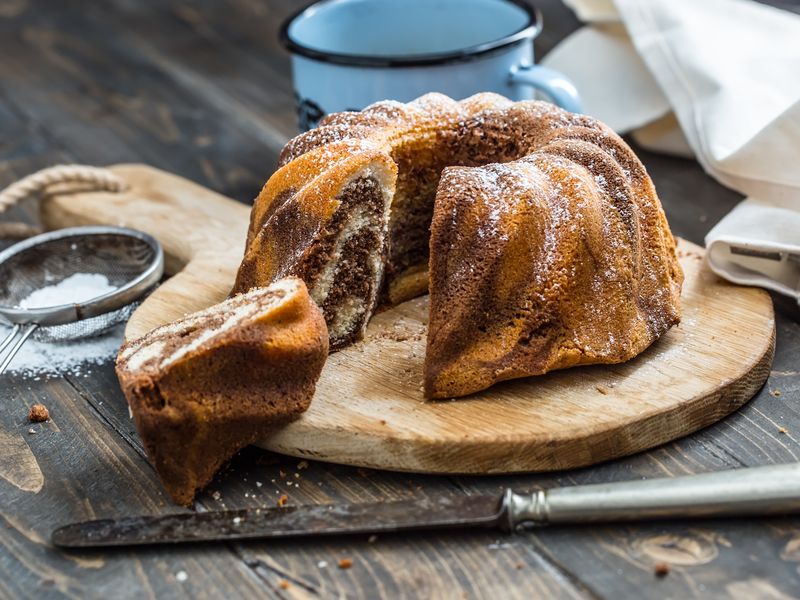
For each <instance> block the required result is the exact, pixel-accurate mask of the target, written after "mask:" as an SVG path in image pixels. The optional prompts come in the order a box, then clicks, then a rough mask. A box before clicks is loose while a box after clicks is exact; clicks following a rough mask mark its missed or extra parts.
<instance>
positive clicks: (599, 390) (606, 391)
mask: <svg viewBox="0 0 800 600" xmlns="http://www.w3.org/2000/svg"><path fill="white" fill-rule="evenodd" d="M595 389H596V390H597V391H598V392H600V393H601V394H603V395H604V396H607V395H608V388H606V387H603V386H602V385H598V386H595Z"/></svg>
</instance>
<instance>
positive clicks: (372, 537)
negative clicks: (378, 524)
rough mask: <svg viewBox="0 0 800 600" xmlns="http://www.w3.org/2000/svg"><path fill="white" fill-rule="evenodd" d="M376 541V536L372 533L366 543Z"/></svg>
mask: <svg viewBox="0 0 800 600" xmlns="http://www.w3.org/2000/svg"><path fill="white" fill-rule="evenodd" d="M377 541H378V536H377V535H375V534H374V533H373V534H372V535H371V536H369V537H368V538H367V543H368V544H374V543H375V542H377Z"/></svg>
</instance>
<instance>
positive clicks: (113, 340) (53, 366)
mask: <svg viewBox="0 0 800 600" xmlns="http://www.w3.org/2000/svg"><path fill="white" fill-rule="evenodd" d="M9 331H10V330H9V328H7V327H5V326H0V339H2V338H4V337H5V336H6V335H8V333H9ZM123 332H124V326H123V325H118V326H117V327H114V328H113V329H110V330H109V331H108V332H106V333H104V334H103V335H100V336H95V337H89V338H83V339H79V340H72V341H68V342H63V343H56V342H53V343H45V342H37V341H35V340H32V339H30V340H28V341H27V342H25V344H24V345H23V346H22V348H21V349H20V351H19V352H18V353H17V355H16V356H15V357H14V360H13V361H11V364H10V365H9V367H8V371H9V372H10V373H16V374H18V375H22V376H23V377H26V378H36V377H39V376H42V375H56V374H62V375H63V374H65V373H68V374H70V375H74V376H76V377H85V376H87V375H89V374H91V372H92V367H96V366H98V365H102V364H104V363H107V362H108V361H111V360H113V359H114V357H115V356H116V354H117V351H118V350H119V347H120V345H121V344H122V338H123Z"/></svg>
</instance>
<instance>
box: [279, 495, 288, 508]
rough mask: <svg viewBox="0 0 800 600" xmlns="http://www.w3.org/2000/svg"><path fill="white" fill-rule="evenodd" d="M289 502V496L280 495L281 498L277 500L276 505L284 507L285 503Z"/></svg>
mask: <svg viewBox="0 0 800 600" xmlns="http://www.w3.org/2000/svg"><path fill="white" fill-rule="evenodd" d="M288 501H289V496H287V495H286V494H281V497H280V498H278V502H277V503H276V504H277V505H278V506H286V503H287V502H288Z"/></svg>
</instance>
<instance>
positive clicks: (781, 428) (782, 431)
mask: <svg viewBox="0 0 800 600" xmlns="http://www.w3.org/2000/svg"><path fill="white" fill-rule="evenodd" d="M778 433H783V434H786V433H789V431H788V430H787V429H786V427H778Z"/></svg>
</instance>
